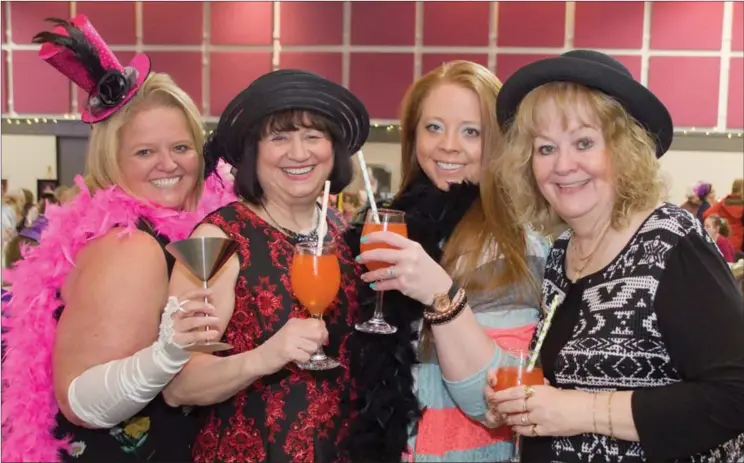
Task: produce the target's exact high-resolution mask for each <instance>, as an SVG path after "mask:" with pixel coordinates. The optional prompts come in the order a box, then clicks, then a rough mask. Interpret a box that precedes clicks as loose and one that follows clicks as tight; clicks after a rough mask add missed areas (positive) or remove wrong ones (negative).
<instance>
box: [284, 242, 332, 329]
mask: <svg viewBox="0 0 744 463" xmlns="http://www.w3.org/2000/svg"><path fill="white" fill-rule="evenodd" d="M290 278H291V279H292V291H293V292H294V294H295V296H296V297H297V300H299V301H300V302H301V303H302V305H303V306H305V308H306V309H307V311H308V312H310V314H311V315H315V316H322V315H323V312H325V310H326V309H327V308H328V307H329V306H330V305H331V304H332V303H333V301H334V300H336V296H337V295H338V289H339V287H340V286H341V270H340V268H339V266H338V259H337V258H336V255H335V254H321V255H319V256H318V255H313V254H296V255H295V257H294V261H293V262H292V269H291V271H290Z"/></svg>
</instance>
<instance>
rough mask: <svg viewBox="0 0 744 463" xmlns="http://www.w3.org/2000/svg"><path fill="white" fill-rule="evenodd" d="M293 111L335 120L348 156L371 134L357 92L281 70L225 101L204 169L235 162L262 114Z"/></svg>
mask: <svg viewBox="0 0 744 463" xmlns="http://www.w3.org/2000/svg"><path fill="white" fill-rule="evenodd" d="M294 109H302V110H308V111H312V112H315V113H317V114H320V115H321V116H324V117H325V118H327V119H329V120H330V121H331V122H333V123H335V124H336V125H337V126H338V128H339V129H340V131H341V135H342V140H340V141H341V142H342V143H344V144H345V145H346V146H347V147H348V149H349V153H351V154H354V153H356V152H357V151H359V149H360V148H361V147H362V145H363V144H364V142H365V141H367V137H368V136H369V125H370V124H369V114H368V113H367V109H366V108H365V107H364V104H362V102H361V101H360V100H359V98H357V97H356V95H354V94H353V93H351V92H350V91H349V90H347V89H346V88H345V87H343V86H341V85H338V84H336V83H334V82H331V81H330V80H328V79H325V78H323V77H321V76H319V75H317V74H313V73H312V72H308V71H301V70H295V69H282V70H278V71H273V72H269V73H267V74H264V75H262V76H261V77H259V78H258V79H256V80H255V81H253V82H252V83H251V84H250V85H249V86H248V88H246V89H245V90H243V91H242V92H241V93H240V94H239V95H238V96H236V97H235V98H234V99H233V100H232V101H231V102H230V103H229V104H228V105H227V107H226V108H225V110H224V111H223V113H222V116H220V121H219V123H218V124H217V128H216V129H215V130H214V132H213V133H212V135H211V136H210V138H209V140H208V141H207V143H206V145H205V147H204V156H205V162H206V164H207V168H206V170H207V172H210V171H211V170H213V168H214V166H215V165H216V164H217V160H218V159H219V158H222V159H224V160H225V161H227V162H228V163H229V164H231V165H233V166H238V165H239V164H240V160H241V159H242V157H243V153H244V151H245V149H244V144H245V137H246V135H247V134H248V132H249V131H251V130H255V127H256V125H257V124H260V123H261V121H262V120H263V119H264V118H265V117H266V116H269V115H271V114H274V113H276V112H280V111H287V110H294Z"/></svg>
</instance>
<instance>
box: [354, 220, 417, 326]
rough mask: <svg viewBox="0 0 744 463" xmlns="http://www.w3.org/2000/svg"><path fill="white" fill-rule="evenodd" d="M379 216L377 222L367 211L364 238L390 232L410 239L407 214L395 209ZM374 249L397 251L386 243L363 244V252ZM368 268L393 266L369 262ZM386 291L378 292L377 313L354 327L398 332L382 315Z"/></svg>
mask: <svg viewBox="0 0 744 463" xmlns="http://www.w3.org/2000/svg"><path fill="white" fill-rule="evenodd" d="M377 216H378V217H379V222H378V221H377V220H376V217H375V213H374V211H372V210H371V209H370V210H369V211H367V217H366V219H365V221H364V228H363V229H362V236H365V235H369V234H370V233H374V232H378V231H389V232H393V233H396V234H398V235H400V236H403V237H406V238H407V237H408V228H407V227H406V214H405V212H403V211H396V210H393V209H378V210H377ZM373 249H397V248H394V247H392V246H390V245H388V244H385V243H361V245H360V250H361V252H366V251H371V250H373ZM366 265H367V268H368V269H369V270H372V271H374V270H379V269H383V268H388V267H390V266H391V265H392V264H389V263H387V262H375V261H373V262H367V264H366ZM383 294H384V291H377V300H376V303H375V313H374V315H373V316H372V318H370V319H369V320H367V321H366V322H364V323H357V324H356V325H355V326H354V327H355V328H356V329H357V330H359V331H363V332H365V333H373V334H393V333H395V332H396V331H398V328H397V327H395V326H392V325H390V324H389V323H387V322H386V321H385V318H384V316H383V313H382V298H383Z"/></svg>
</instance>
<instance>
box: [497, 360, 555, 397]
mask: <svg viewBox="0 0 744 463" xmlns="http://www.w3.org/2000/svg"><path fill="white" fill-rule="evenodd" d="M519 370H520V367H516V366H514V367H501V368H499V369H498V370H497V372H496V385H495V386H494V387H493V389H494V390H495V391H503V390H504V389H509V388H510V387H515V386H542V385H543V384H545V377H544V376H543V371H542V368H539V367H535V368H534V369H533V370H532V371H527V369H526V368H525V369H523V370H522V372H521V373H522V377H521V378H520V377H519V375H520V371H519Z"/></svg>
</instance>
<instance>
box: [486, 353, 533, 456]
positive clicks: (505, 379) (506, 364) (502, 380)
mask: <svg viewBox="0 0 744 463" xmlns="http://www.w3.org/2000/svg"><path fill="white" fill-rule="evenodd" d="M531 354H532V352H531V351H529V350H527V349H505V350H504V351H503V352H502V353H501V358H500V359H499V368H498V370H497V372H496V385H495V386H494V390H496V391H502V390H504V389H509V388H511V387H516V386H542V385H543V384H545V377H544V376H543V370H542V368H541V367H540V363H539V358H538V362H536V363H535V367H534V368H533V369H532V371H527V364H528V362H529V359H530V356H531ZM513 439H514V450H513V453H512V456H511V457H510V458H509V460H508V461H509V462H510V463H520V462H521V461H522V445H521V444H522V442H521V439H520V436H519V434H515V435H514V437H513Z"/></svg>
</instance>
